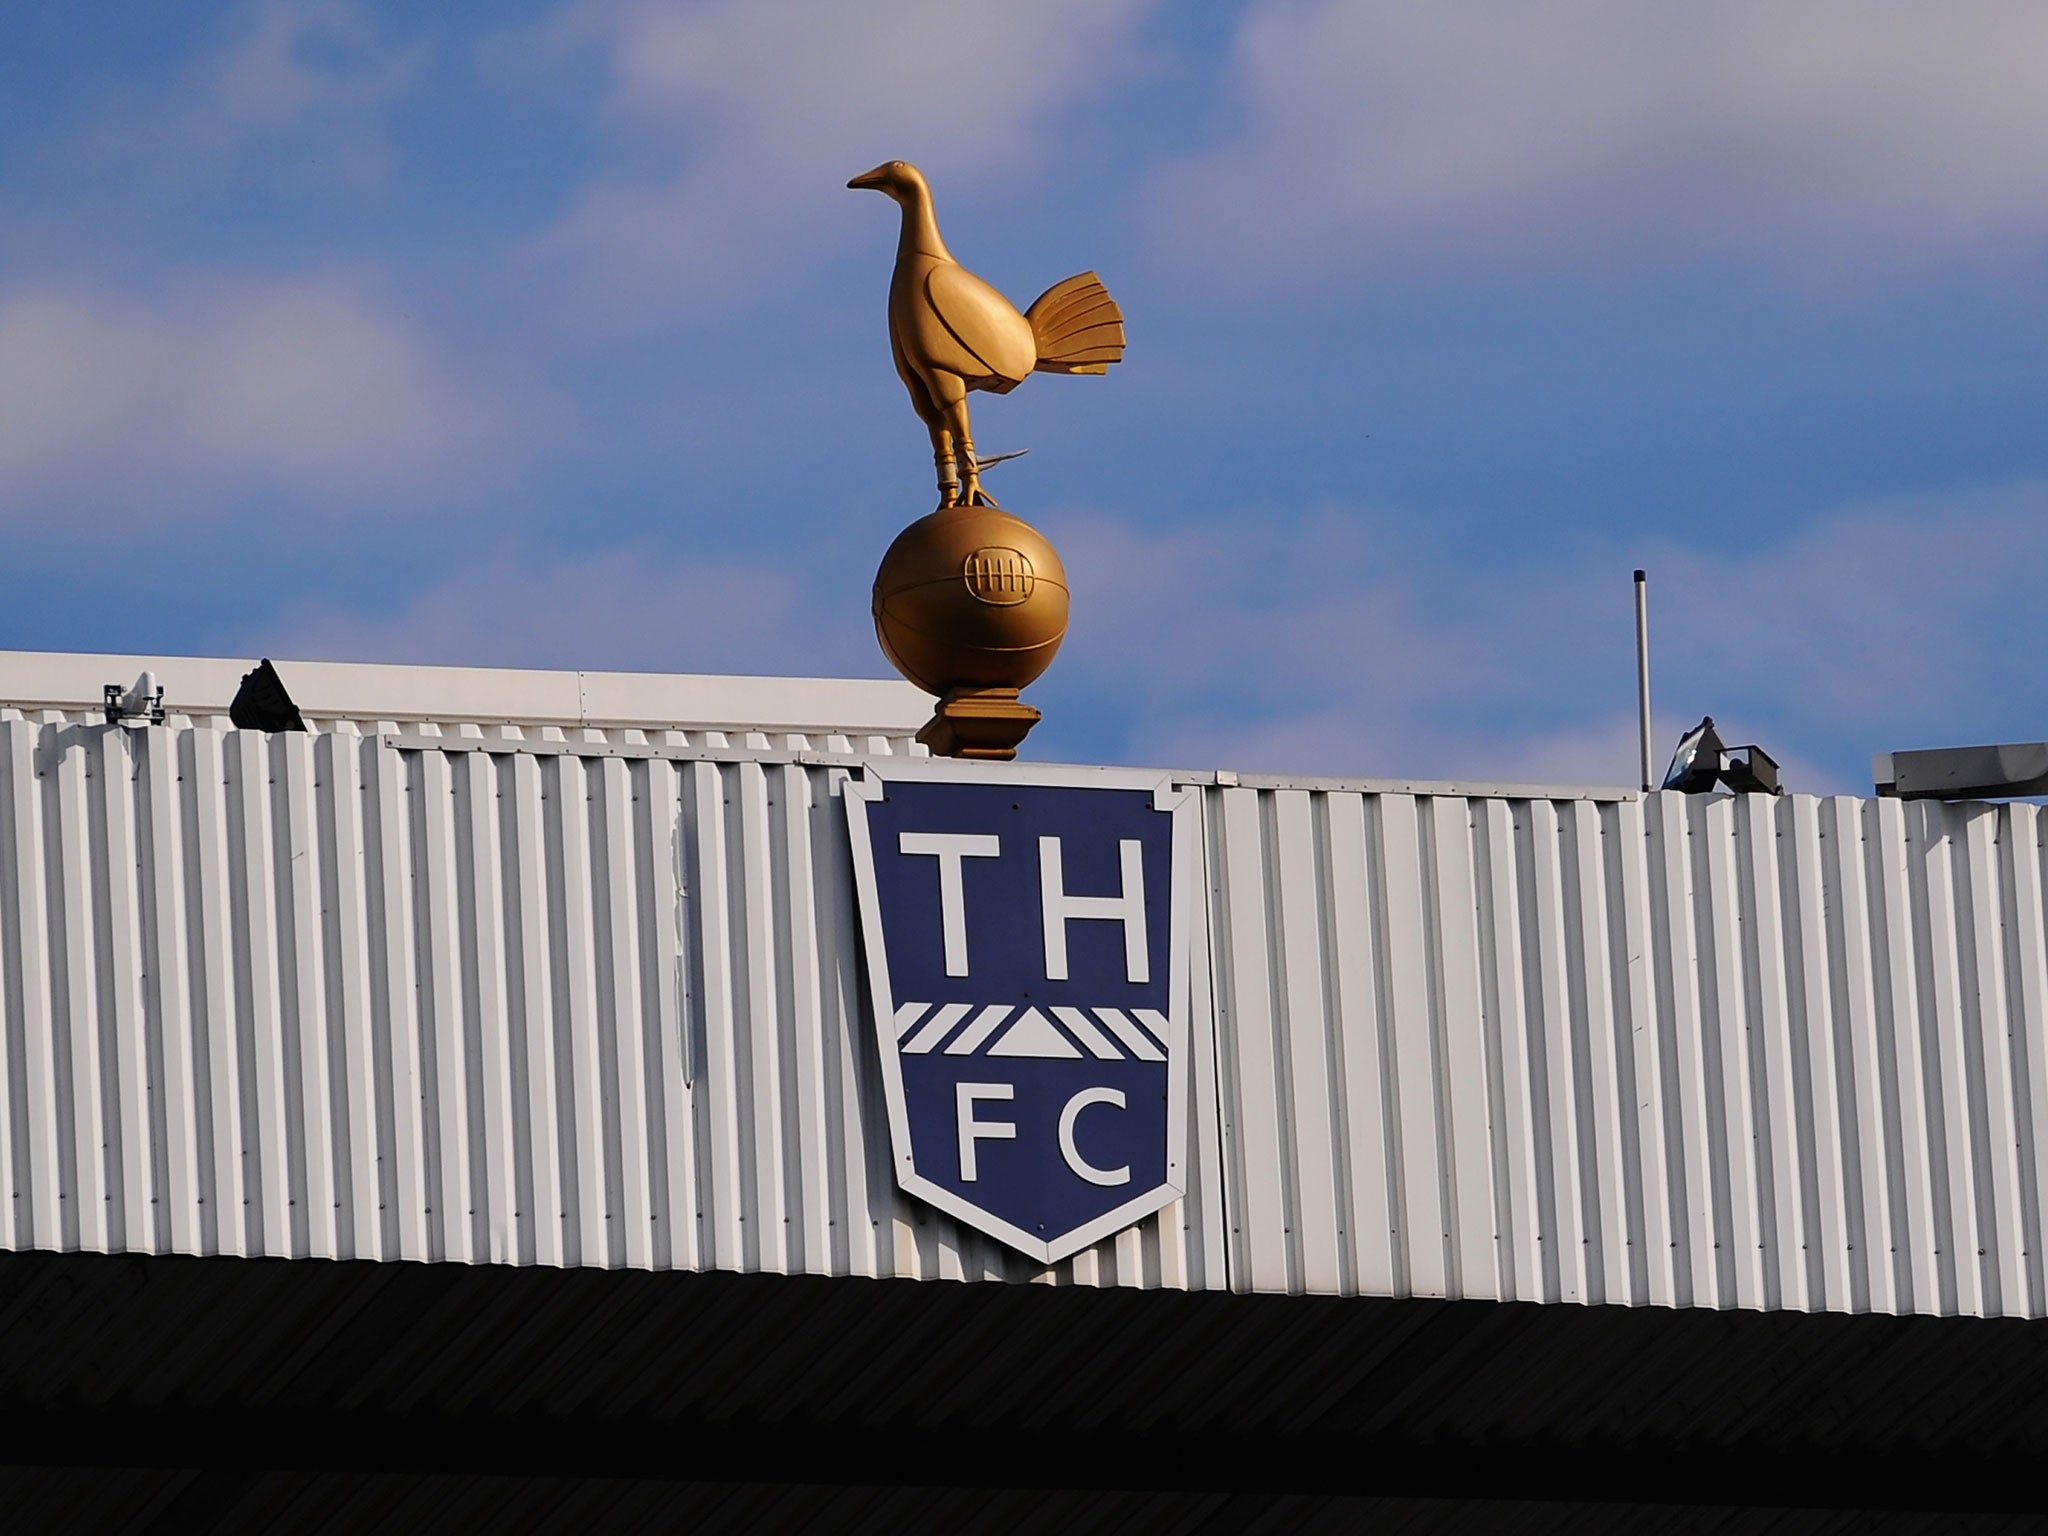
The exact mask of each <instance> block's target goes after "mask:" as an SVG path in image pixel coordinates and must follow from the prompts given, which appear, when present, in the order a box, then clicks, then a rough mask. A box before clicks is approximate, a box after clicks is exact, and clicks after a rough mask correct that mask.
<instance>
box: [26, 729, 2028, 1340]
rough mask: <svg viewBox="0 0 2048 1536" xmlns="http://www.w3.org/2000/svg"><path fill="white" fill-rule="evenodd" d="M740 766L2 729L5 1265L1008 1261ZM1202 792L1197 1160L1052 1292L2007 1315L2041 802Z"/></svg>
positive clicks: (829, 831)
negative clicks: (886, 1088)
mask: <svg viewBox="0 0 2048 1536" xmlns="http://www.w3.org/2000/svg"><path fill="white" fill-rule="evenodd" d="M804 745H805V746H815V747H817V748H819V749H823V752H824V753H829V752H831V751H833V750H837V751H840V752H844V750H845V748H846V747H847V746H848V745H849V743H846V742H845V741H843V740H841V741H819V742H816V743H805V744H804ZM753 746H754V748H755V750H753V751H746V750H742V748H741V744H739V743H730V744H723V743H711V744H707V743H704V742H702V741H701V740H699V739H694V738H691V737H686V736H683V735H680V734H676V735H670V736H664V737H658V738H655V739H652V740H645V739H643V740H633V739H630V738H629V739H627V740H625V741H620V740H618V739H617V738H616V737H615V736H609V735H608V736H605V737H601V738H595V739H592V740H588V741H582V742H575V741H567V742H556V743H553V744H551V745H549V744H542V743H535V742H530V741H529V742H516V741H510V740H495V741H483V740H480V739H476V738H474V737H472V738H469V739H465V740H459V741H458V740H449V741H444V742H435V741H433V740H431V739H425V738H421V737H417V736H414V737H411V738H406V739H402V740H401V739H398V738H392V737H387V738H384V739H379V738H376V737H366V736H357V735H354V734H351V733H350V732H348V731H347V730H340V731H335V732H331V733H327V734H321V735H314V736H302V735H280V736H275V737H266V736H261V735H257V734H254V733H237V732H225V733H223V732H217V731H214V730H210V729H204V728H197V727H194V728H184V729H179V728H158V729H147V730H123V729H107V728H104V727H92V726H84V725H76V724H54V723H43V724H37V723H33V722H27V721H14V722H0V1012H4V1018H5V1026H6V1031H5V1046H6V1049H5V1055H4V1058H0V1073H4V1080H5V1092H4V1093H0V1156H4V1159H5V1176H6V1180H7V1182H6V1185H5V1187H6V1188H7V1189H8V1190H9V1191H10V1192H11V1198H10V1199H8V1200H6V1201H4V1202H0V1245H4V1246H9V1247H16V1248H30V1247H40V1248H62V1249H69V1248H85V1249H101V1250H115V1251H136V1252H198V1253H213V1252H224V1253H243V1254H275V1255H336V1256H364V1257H378V1258H413V1259H456V1260H467V1261H479V1262H484V1261H490V1262H515V1263H541V1264H598V1265H635V1266H643V1267H644V1266H652V1267H665V1266H675V1267H688V1268H726V1269H741V1270H756V1269H759V1270H771V1271H788V1272H813V1273H833V1274H862V1275H891V1274H900V1275H913V1276H923V1277H945V1278H952V1277H960V1278H973V1277H990V1278H998V1277H999V1278H1006V1279H1026V1278H1036V1277H1038V1275H1039V1271H1038V1270H1037V1269H1036V1268H1035V1267H1034V1266H1032V1265H1031V1264H1029V1263H1028V1262H1027V1261H1025V1260H1023V1259H1021V1258H1019V1257H1017V1256H1014V1255H1011V1254H1009V1253H1008V1252H1007V1251H1006V1250H1003V1249H1001V1248H999V1247H997V1246H996V1245H994V1244H993V1243H991V1242H989V1241H987V1240H985V1239H982V1238H979V1237H977V1236H976V1235H975V1234H974V1233H972V1232H969V1231H966V1230H964V1229H963V1228H961V1227H959V1226H957V1225H956V1224H955V1223H953V1222H951V1221H950V1220H948V1219H947V1218H944V1217H942V1216H939V1215H937V1214H935V1213H932V1212H929V1211H926V1210H925V1209H924V1208H923V1207H921V1206H919V1205H917V1204H916V1203H914V1202H911V1201H907V1200H905V1199H904V1198H903V1197H901V1196H900V1195H899V1194H898V1193H897V1192H896V1190H895V1188H894V1184H893V1181H892V1175H891V1165H890V1158H889V1152H888V1133H887V1125H886V1115H885V1112H884V1109H883V1105H882V1102H881V1099H880V1096H879V1094H878V1092H876V1091H875V1090H876V1086H877V1074H876V1072H875V1071H874V1065H875V1063H874V1061H873V1059H872V1055H871V1053H870V1051H869V1048H868V1046H867V1043H866V1041H867V1036H866V1032H865V1030H864V1029H863V1028H862V1026H861V1023H860V1018H861V1009H862V996H861V984H860V977H859V973H858V962H857V958H856V957H857V954H858V946H857V945H856V943H855V942H854V940H855V935H854V932H853V922H854V917H853V912H854V907H853V899H852V891H851V872H850V868H849V862H848V853H847V841H846V834H845V825H844V820H843V814H842V807H841V805H840V803H839V801H838V799H837V798H836V796H835V795H834V792H833V791H834V784H835V780H836V779H838V778H839V777H841V776H843V775H844V774H845V773H846V772H848V771H857V766H858V764H857V760H855V759H851V758H845V757H842V758H840V759H838V760H837V761H829V760H821V755H820V754H802V753H792V752H788V751H784V752H783V753H781V754H780V757H781V758H782V759H787V760H778V754H777V753H776V752H774V751H771V750H765V748H766V746H767V744H766V743H754V744H753ZM1195 777H1196V778H1200V777H1201V776H1195ZM1205 794H1206V801H1205V807H1204V856H1205V859H1206V864H1207V867H1206V870H1205V871H1204V872H1203V874H1204V877H1205V889H1206V891H1207V896H1208V899H1207V900H1206V901H1205V902H1204V903H1202V920H1201V921H1200V922H1198V924H1197V931H1196V933H1195V936H1194V940H1195V950H1196V953H1197V955H1198V956H1201V957H1205V959H1204V960H1202V961H1198V964H1199V965H1201V966H1203V967H1204V968H1205V973H1204V974H1201V975H1198V977H1197V985H1196V986H1195V988H1194V999H1195V1007H1194V1018H1193V1021H1192V1022H1193V1026H1194V1027H1193V1030H1192V1031H1191V1033H1192V1036H1193V1038H1194V1041H1195V1045H1196V1057H1195V1060H1194V1063H1193V1066H1194V1072H1193V1074H1192V1081H1193V1092H1194V1101H1195V1102H1194V1110H1195V1113H1194V1115H1193V1116H1192V1118H1191V1122H1190V1129H1191V1137H1190V1140H1191V1147H1190V1152H1191V1164H1192V1173H1191V1177H1192V1185H1191V1188H1190V1192H1189V1195H1188V1197H1187V1198H1186V1199H1185V1200H1183V1201H1181V1202H1179V1203H1177V1204H1176V1205H1174V1206H1172V1207H1169V1208H1168V1209H1167V1210H1166V1211H1165V1212H1163V1213H1161V1215H1159V1216H1158V1217H1155V1218H1153V1219H1152V1220H1150V1221H1148V1222H1146V1223H1144V1224H1142V1225H1140V1226H1138V1227H1136V1228H1133V1229H1132V1230H1130V1231H1128V1232H1126V1233H1124V1234H1122V1235H1121V1236H1119V1237H1117V1238H1115V1239H1112V1240H1110V1241H1108V1242H1105V1243H1104V1244H1102V1245H1101V1246H1100V1247H1099V1248H1097V1249H1095V1250H1093V1251H1091V1252H1088V1253H1085V1254H1082V1255H1079V1256H1077V1257H1076V1258H1074V1259H1072V1260H1069V1261H1068V1262H1067V1263H1065V1264H1063V1265H1061V1266H1059V1267H1058V1268H1057V1270H1056V1271H1054V1272H1052V1274H1051V1275H1050V1276H1048V1278H1052V1279H1055V1280H1069V1281H1075V1282H1080V1283H1088V1284H1119V1285H1145V1286H1150V1285H1167V1286H1186V1287H1193V1288H1225V1287H1229V1288H1234V1289H1239V1290H1248V1289H1256V1290H1282V1291H1314V1292H1335V1293H1371V1294H1381V1295H1389V1294H1392V1295H1405V1294H1414V1295H1431V1296H1435V1295H1452V1296H1477V1297H1502V1298H1519V1299H1530V1300H1544V1301H1585V1302H1598V1301H1608V1302H1626V1303H1645V1302H1648V1303H1659V1304H1666V1305H1703V1306H1740V1307H1789V1308H1809V1309H1828V1310H1837V1311H1856V1310H1866V1309H1871V1310H1888V1311H1901V1312H1922V1313H1946V1312H1956V1311H1961V1312H1966V1313H1986V1314H2005V1315H2027V1316H2039V1315H2042V1313H2043V1311H2044V1290H2048V1287H2044V1281H2043V1271H2042V1263H2041V1257H2040V1254H2041V1234H2042V1226H2043V1219H2044V1211H2043V1198H2044V1188H2043V1180H2042V1177H2041V1167H2042V1155H2043V1154H2042V1147H2041V1142H2042V1140H2043V1123H2042V1114H2043V1110H2042V1106H2048V1028H2044V1016H2048V933H2044V909H2048V894H2044V879H2048V865H2044V860H2043V857H2042V839H2043V836H2044V826H2048V823H2044V821H2043V814H2042V812H2041V810H2040V809H2038V808H2036V807H2033V806H2029V805H2012V806H1987V805H1940V804H1933V803H1927V802H1916V803H1911V804H1901V803H1899V802H1896V801H1863V800H1856V799H1849V798H1842V799H1833V800H1826V801H1819V800H1814V799H1811V798H1806V797H1788V798H1786V799H1783V800H1776V801H1772V800H1767V799H1763V798H1761V797H1745V798H1741V799H1730V798H1727V797H1722V798H1713V799H1710V798H1700V797H1693V798H1688V797H1684V796H1677V795H1651V796H1647V797H1644V798H1643V799H1641V800H1633V799H1605V800H1602V799H1599V798H1588V797H1585V796H1577V795H1563V794H1561V795H1560V797H1559V798H1557V799H1547V798H1531V797H1526V796H1524V795H1521V794H1519V793H1518V794H1515V795H1499V796H1485V795H1479V794H1466V793H1438V794H1414V793H1399V792H1392V791H1388V790H1386V789H1383V788H1382V789H1375V788H1370V787H1368V788H1360V787H1355V786H1336V787H1316V786H1313V785H1296V786H1265V787H1243V786H1232V787H1212V788H1209V789H1208V790H1206V791H1205Z"/></svg>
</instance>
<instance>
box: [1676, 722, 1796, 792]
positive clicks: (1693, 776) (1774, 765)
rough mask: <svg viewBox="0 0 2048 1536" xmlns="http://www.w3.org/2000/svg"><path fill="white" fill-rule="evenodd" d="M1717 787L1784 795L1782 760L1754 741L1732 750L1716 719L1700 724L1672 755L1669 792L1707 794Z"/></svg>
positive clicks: (1690, 731)
mask: <svg viewBox="0 0 2048 1536" xmlns="http://www.w3.org/2000/svg"><path fill="white" fill-rule="evenodd" d="M1716 784H1725V785H1727V786H1728V788H1730V789H1731V790H1733V791H1734V792H1735V793H1736V794H1738V795H1782V794H1783V793H1784V792H1785V790H1784V786H1783V785H1782V784H1780V783H1779V782H1778V760H1777V759H1776V758H1774V757H1772V756H1771V754H1770V753H1768V752H1766V751H1765V750H1764V749H1763V748H1762V747H1760V746H1757V745H1756V744H1755V743H1754V742H1750V743H1748V744H1747V745H1744V746H1739V747H1731V746H1728V745H1726V744H1725V743H1724V742H1723V741H1722V740H1721V733H1720V732H1719V731H1717V730H1715V729H1714V717H1713V716H1712V715H1707V716H1704V717H1703V718H1702V719H1701V720H1700V723H1699V724H1698V725H1696V726H1694V727H1693V728H1692V729H1691V730H1689V731H1687V732H1686V733H1685V735H1684V736H1682V737H1680V738H1679V742H1678V750H1677V751H1676V752H1674V753H1672V754H1671V766H1670V768H1668V769H1667V770H1665V773H1664V784H1663V787H1664V788H1665V789H1675V790H1677V791H1678V792H1679V793H1680V794H1685V795H1704V794H1706V793H1707V792H1708V791H1710V790H1711V789H1713V787H1714V786H1715V785H1716Z"/></svg>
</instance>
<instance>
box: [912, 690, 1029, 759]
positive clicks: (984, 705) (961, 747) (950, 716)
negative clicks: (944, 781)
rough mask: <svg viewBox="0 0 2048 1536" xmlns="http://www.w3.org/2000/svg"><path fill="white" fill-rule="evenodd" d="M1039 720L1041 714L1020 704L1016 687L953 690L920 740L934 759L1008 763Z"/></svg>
mask: <svg viewBox="0 0 2048 1536" xmlns="http://www.w3.org/2000/svg"><path fill="white" fill-rule="evenodd" d="M1038 721H1039V713H1038V711H1037V710H1035V709H1033V708H1032V707H1031V706H1030V705H1029V704H1025V703H1021V702H1020V701H1019V700H1018V698H1017V690H1016V689H1015V688H950V689H948V690H947V691H946V693H945V696H944V697H942V698H941V699H940V700H939V707H938V709H937V710H936V711H934V712H933V714H932V717H931V719H930V720H929V721H928V722H927V723H926V724H925V727H924V729H923V730H921V731H919V732H918V733H917V739H918V740H919V741H921V742H923V743H924V744H925V745H926V746H927V747H929V748H931V750H932V755H933V756H934V757H971V758H978V759H980V760H982V761H984V762H999V763H1007V762H1009V761H1010V760H1011V759H1012V758H1014V757H1015V756H1016V755H1017V743H1018V742H1020V741H1022V740H1023V739H1024V737H1025V736H1026V735H1027V734H1028V733H1029V732H1030V730H1031V727H1033V726H1034V725H1036V724H1038Z"/></svg>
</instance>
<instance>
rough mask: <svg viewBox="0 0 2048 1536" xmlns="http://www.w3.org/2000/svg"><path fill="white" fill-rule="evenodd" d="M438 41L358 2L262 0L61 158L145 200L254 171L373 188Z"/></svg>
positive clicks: (114, 109) (107, 108)
mask: <svg viewBox="0 0 2048 1536" xmlns="http://www.w3.org/2000/svg"><path fill="white" fill-rule="evenodd" d="M430 53H431V49H430V47H429V45H427V44H425V43H421V42H407V41H399V40H396V39H393V38H391V37H389V36H387V35H386V32H385V30H384V28H383V27H382V26H381V25H380V23H379V22H378V20H377V19H376V18H375V17H374V16H373V15H371V13H370V12H369V11H368V10H367V9H366V8H365V7H363V6H362V5H359V4H357V3H354V0H256V3H253V4H247V5H242V6H239V7H236V8H234V9H233V10H232V11H230V12H229V13H228V14H227V16H226V18H225V19H224V21H223V22H222V23H221V25H220V27H219V29H218V31H217V33H216V34H215V36H214V38H213V39H212V40H211V46H208V47H205V48H202V49H201V50H200V51H198V52H197V53H195V54H194V55H193V56H192V57H191V59H190V60H189V61H188V62H186V63H185V64H183V65H182V66H181V67H179V68H178V69H177V70H176V71H175V73H174V74H173V75H172V76H171V78H170V79H169V80H168V81H167V82H166V83H164V84H163V85H162V86H161V87H152V88H148V89H143V90H136V91H131V92H129V93H128V94H126V95H125V96H123V95H116V96H113V97H111V98H110V99H108V100H107V101H104V102H102V103H100V104H99V111H98V115H97V116H96V117H95V118H94V119H93V121H92V122H91V124H90V126H88V127H87V128H86V129H85V130H84V131H83V132H82V133H81V134H80V135H78V136H77V137H75V138H72V139H69V140H62V141H59V142H58V143H57V144H56V145H54V146H53V147H52V151H51V153H52V156H53V160H54V164H55V166H56V167H57V169H58V170H59V171H60V172H63V173H68V174H69V175H70V176H71V177H73V178H90V180H91V181H92V182H93V183H95V184H96V185H98V186H99V188H100V189H101V190H105V188H106V186H107V184H108V183H110V182H112V183H115V184H118V186H119V187H120V188H121V190H122V191H123V192H124V193H128V194H130V195H131V196H132V197H133V198H139V199H142V200H144V201H150V200H154V199H156V198H159V197H161V196H162V195H163V193H164V189H165V188H166V187H167V186H170V187H176V188H179V189H180V190H181V191H182V192H184V193H185V194H187V195H189V192H190V188H191V186H192V184H193V183H198V184H200V185H202V186H205V185H209V184H217V183H220V182H222V181H232V183H233V184H234V185H235V187H236V189H237V190H240V189H241V188H242V187H243V186H245V185H246V183H247V182H248V181H250V180H252V179H261V180H264V181H266V182H273V183H274V182H280V181H282V182H286V183H293V184H311V185H314V186H317V187H320V188H322V189H323V190H331V189H334V188H337V187H339V188H342V189H345V190H350V191H356V192H365V191H374V190H376V189H377V188H378V187H379V186H380V185H381V183H382V181H383V178H384V176H385V173H386V169H387V164H388V161H389V157H390V145H389V137H388V134H387V133H386V131H385V128H384V124H383V122H382V114H383V112H384V111H385V109H386V108H387V107H388V106H389V104H390V103H391V102H392V101H394V100H395V99H397V98H398V97H399V96H400V95H401V94H403V93H404V92H405V91H406V90H407V89H408V88H410V87H411V86H412V85H413V83H414V82H415V81H416V80H417V79H418V78H419V77H420V75H421V73H422V70H423V67H424V65H425V64H426V63H427V61H428V58H429V55H430Z"/></svg>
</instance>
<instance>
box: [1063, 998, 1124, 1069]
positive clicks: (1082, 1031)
mask: <svg viewBox="0 0 2048 1536" xmlns="http://www.w3.org/2000/svg"><path fill="white" fill-rule="evenodd" d="M1052 1016H1053V1017H1054V1018H1056V1019H1058V1020H1059V1021H1060V1022H1061V1023H1062V1024H1064V1025H1066V1026H1067V1028H1068V1029H1070V1030H1072V1031H1073V1032H1074V1037H1075V1038H1076V1039H1077V1040H1079V1041H1080V1042H1081V1043H1082V1044H1083V1045H1085V1046H1087V1047H1088V1054H1089V1055H1091V1056H1093V1057H1095V1058H1096V1059H1098V1060H1100V1061H1122V1060H1123V1059H1124V1053H1123V1052H1122V1051H1120V1050H1118V1049H1117V1048H1116V1047H1115V1046H1113V1045H1111V1044H1110V1043H1109V1040H1108V1038H1107V1037H1106V1036H1105V1035H1104V1034H1103V1033H1102V1031H1101V1030H1099V1029H1097V1028H1096V1027H1095V1024H1094V1022H1093V1021H1092V1020H1091V1019H1090V1018H1089V1017H1088V1015H1087V1014H1085V1013H1083V1012H1082V1011H1081V1010H1080V1009H1078V1008H1055V1009H1053V1011H1052Z"/></svg>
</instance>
